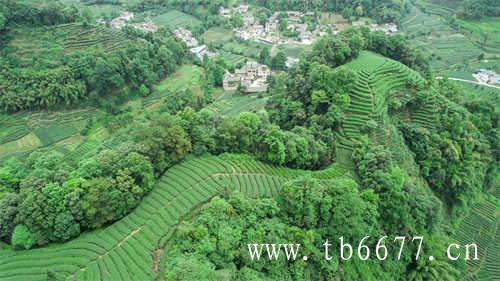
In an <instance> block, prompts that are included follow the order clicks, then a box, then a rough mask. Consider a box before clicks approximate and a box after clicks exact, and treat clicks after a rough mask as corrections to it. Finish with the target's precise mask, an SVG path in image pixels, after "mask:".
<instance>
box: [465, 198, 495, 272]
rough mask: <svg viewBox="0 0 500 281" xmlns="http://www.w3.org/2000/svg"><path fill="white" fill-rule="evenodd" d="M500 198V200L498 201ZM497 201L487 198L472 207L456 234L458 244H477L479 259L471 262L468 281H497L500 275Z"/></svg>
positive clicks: (469, 263) (468, 264) (468, 262)
mask: <svg viewBox="0 0 500 281" xmlns="http://www.w3.org/2000/svg"><path fill="white" fill-rule="evenodd" d="M497 199H498V198H497ZM497 205H498V200H495V199H494V198H489V199H484V200H483V201H480V202H477V203H476V204H474V205H473V206H472V209H471V210H470V213H469V215H468V216H467V217H465V219H464V220H463V221H462V223H461V225H460V229H459V230H458V233H457V235H456V239H457V240H458V242H459V244H461V245H465V244H470V243H476V244H477V245H478V257H479V260H473V259H471V260H468V261H467V266H468V280H478V281H487V280H488V281H489V280H497V278H498V276H500V259H499V254H500V251H499V250H500V248H499V245H498V241H500V240H499V239H500V231H499V230H500V223H499V221H500V216H499V212H498V207H497Z"/></svg>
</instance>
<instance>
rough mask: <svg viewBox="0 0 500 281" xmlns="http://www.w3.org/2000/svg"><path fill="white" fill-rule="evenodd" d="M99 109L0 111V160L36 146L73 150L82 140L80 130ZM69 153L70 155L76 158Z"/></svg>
mask: <svg viewBox="0 0 500 281" xmlns="http://www.w3.org/2000/svg"><path fill="white" fill-rule="evenodd" d="M101 115H102V112H100V111H99V110H95V109H79V110H67V111H61V112H45V111H42V112H37V113H18V114H16V115H10V116H9V115H0V132H1V133H0V162H1V161H3V160H5V159H8V158H11V157H23V156H25V155H26V154H29V153H30V152H32V151H34V150H36V149H51V150H54V149H58V150H59V151H61V152H63V153H73V149H74V148H76V147H77V146H79V145H80V144H82V143H83V142H85V139H86V138H92V137H93V136H92V135H88V136H87V137H83V136H82V135H81V134H80V132H81V131H82V129H84V127H85V126H86V125H87V123H88V122H89V120H90V119H92V118H98V117H99V116H101ZM77 156H79V154H78V155H77V154H73V159H74V160H77V159H79V158H78V157H77Z"/></svg>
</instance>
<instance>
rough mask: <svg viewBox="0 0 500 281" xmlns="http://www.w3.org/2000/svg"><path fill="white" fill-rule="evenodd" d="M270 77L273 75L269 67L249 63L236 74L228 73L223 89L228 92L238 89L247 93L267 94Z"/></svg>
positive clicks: (237, 70) (253, 62)
mask: <svg viewBox="0 0 500 281" xmlns="http://www.w3.org/2000/svg"><path fill="white" fill-rule="evenodd" d="M269 75H271V70H270V69H269V67H268V66H267V65H263V64H260V63H258V62H255V61H248V62H247V63H246V64H245V65H244V66H243V67H242V68H240V69H236V70H235V71H234V73H230V72H229V71H226V74H225V75H224V80H223V87H224V90H225V91H228V92H234V91H236V90H238V88H239V89H240V90H241V91H242V92H245V93H256V92H265V91H267V78H268V77H269Z"/></svg>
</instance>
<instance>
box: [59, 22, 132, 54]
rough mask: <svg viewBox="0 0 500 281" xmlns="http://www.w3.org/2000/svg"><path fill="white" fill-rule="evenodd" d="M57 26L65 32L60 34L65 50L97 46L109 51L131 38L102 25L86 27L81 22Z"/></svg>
mask: <svg viewBox="0 0 500 281" xmlns="http://www.w3.org/2000/svg"><path fill="white" fill-rule="evenodd" d="M57 28H58V29H63V30H64V32H67V33H66V34H64V35H61V37H63V44H64V48H65V49H66V50H67V51H75V50H80V49H83V48H88V47H94V46H98V47H101V48H103V49H104V50H105V51H106V52H109V51H113V50H115V49H118V48H120V47H122V46H124V45H125V42H126V41H127V40H130V39H131V38H132V37H131V36H129V35H125V34H124V33H123V32H121V31H119V30H116V29H110V28H107V27H105V26H102V25H97V26H93V27H92V28H88V27H84V26H83V25H81V24H67V25H60V26H58V27H57Z"/></svg>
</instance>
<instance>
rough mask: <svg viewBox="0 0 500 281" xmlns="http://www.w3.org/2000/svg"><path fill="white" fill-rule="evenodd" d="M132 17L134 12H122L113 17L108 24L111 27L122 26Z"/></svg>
mask: <svg viewBox="0 0 500 281" xmlns="http://www.w3.org/2000/svg"><path fill="white" fill-rule="evenodd" d="M133 18H134V13H131V12H123V13H122V14H121V15H120V16H118V17H116V18H114V19H113V20H112V21H111V22H110V24H111V27H113V28H122V27H123V26H125V24H126V23H127V22H128V21H130V20H132V19H133Z"/></svg>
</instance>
